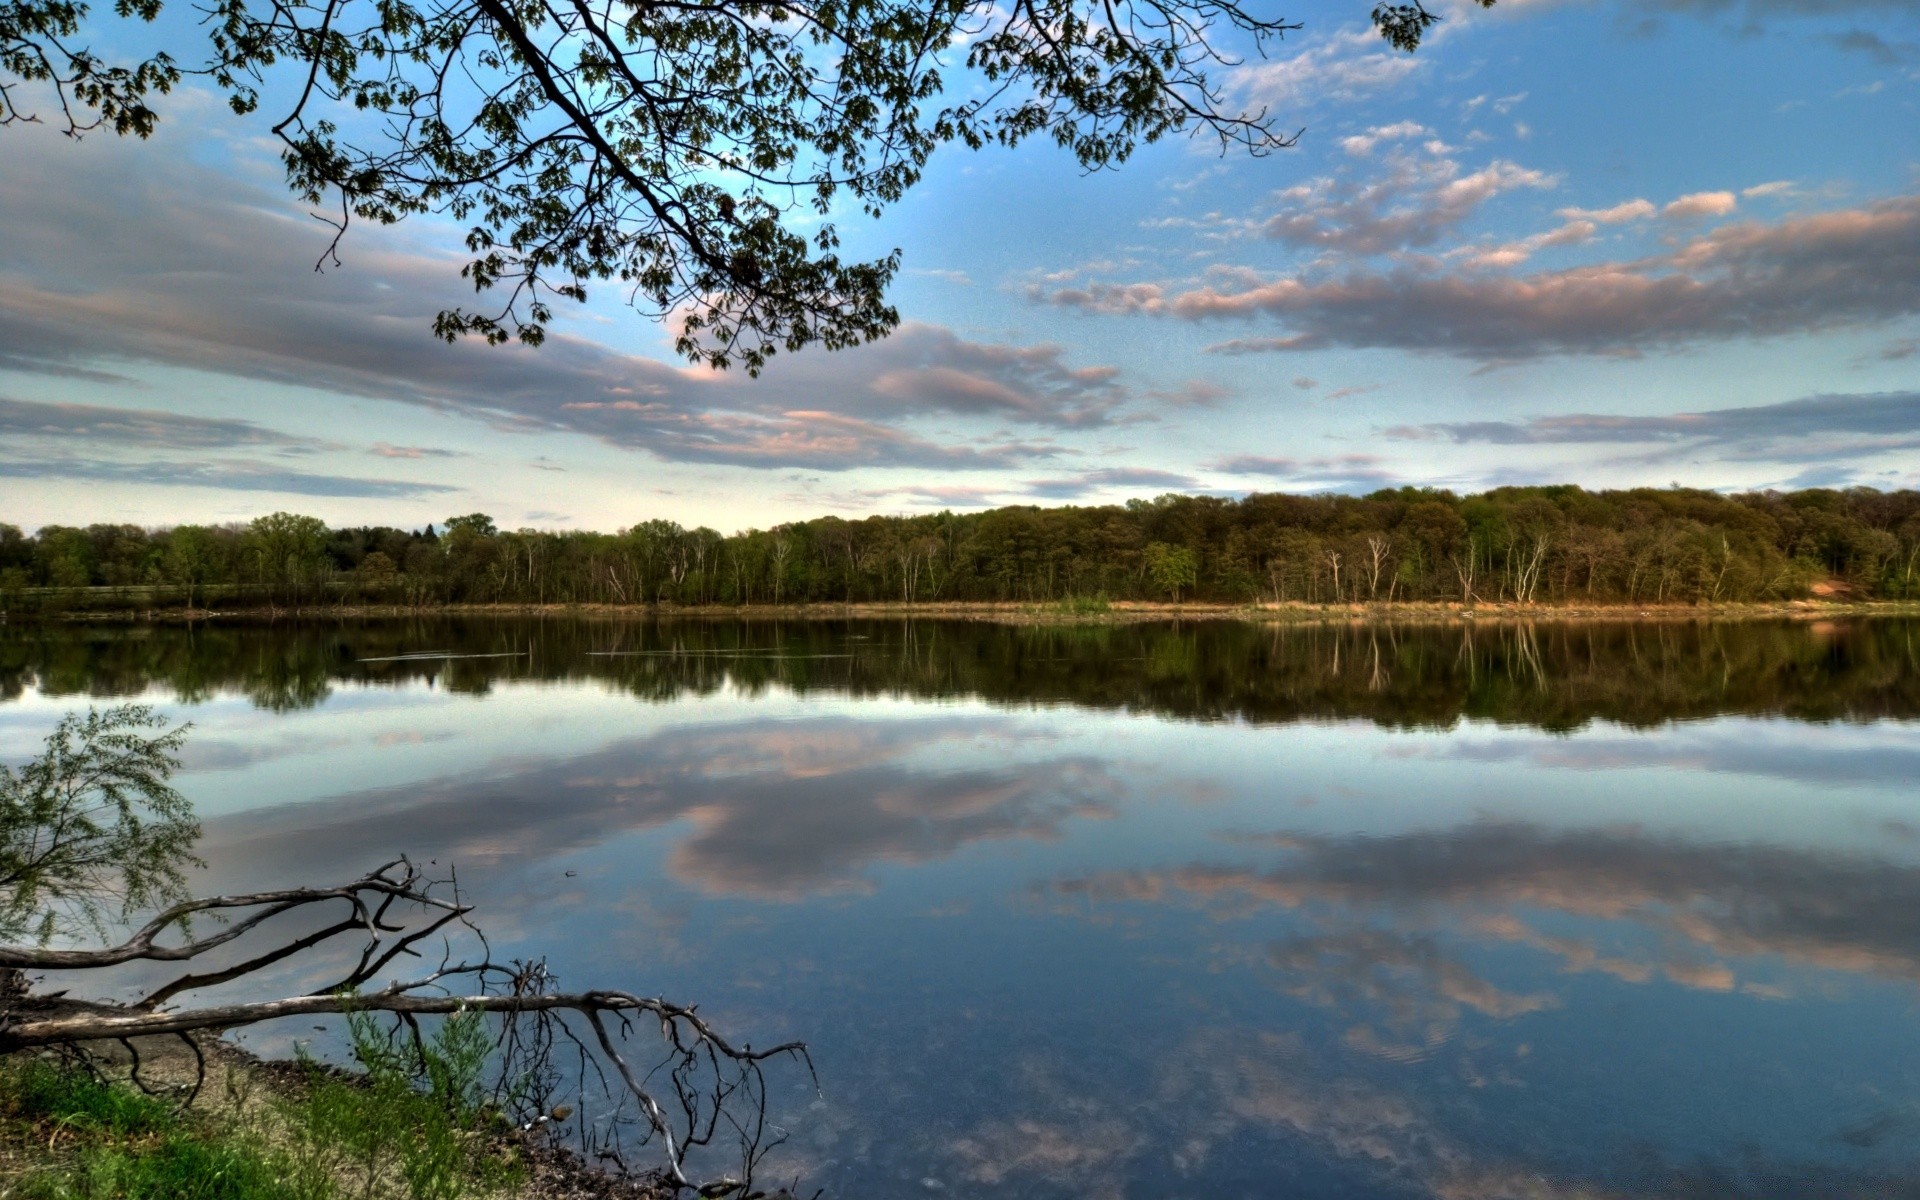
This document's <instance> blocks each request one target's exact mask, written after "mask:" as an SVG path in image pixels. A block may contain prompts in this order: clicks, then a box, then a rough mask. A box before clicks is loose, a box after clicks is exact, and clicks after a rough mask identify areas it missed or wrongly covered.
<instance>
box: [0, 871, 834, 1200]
mask: <svg viewBox="0 0 1920 1200" xmlns="http://www.w3.org/2000/svg"><path fill="white" fill-rule="evenodd" d="M443 893H446V894H443ZM343 905H344V907H345V911H344V912H341V913H339V914H337V915H335V916H334V917H333V918H332V919H331V920H325V921H323V923H320V924H318V925H317V926H315V927H313V928H310V929H307V930H305V931H304V932H299V933H294V934H283V936H281V937H280V938H279V939H278V940H275V941H272V942H270V943H269V944H268V945H267V946H266V947H265V948H264V949H261V950H258V951H256V952H255V953H253V954H251V955H248V956H247V957H245V958H244V959H242V960H240V961H238V962H234V963H229V964H225V965H220V966H212V967H209V968H205V969H196V970H192V971H188V972H187V973H185V974H182V975H179V976H177V977H175V978H173V979H171V980H169V981H167V982H166V983H164V984H162V985H160V986H159V987H157V988H153V989H151V990H149V991H147V992H146V993H145V995H144V996H143V997H142V998H141V999H139V1000H138V1001H135V1002H134V1003H132V1004H128V1005H84V1006H74V1005H65V1006H60V1007H59V1008H58V1009H57V1010H55V1009H53V1008H52V1007H50V1006H49V1005H48V1004H47V1003H46V1002H47V1001H49V1000H51V999H52V997H35V996H32V995H26V996H16V997H15V998H14V999H13V1001H12V1002H11V1003H9V1004H5V1005H4V1006H3V1007H0V1053H12V1052H16V1051H21V1050H29V1049H34V1048H41V1047H58V1048H62V1049H64V1050H68V1051H76V1052H84V1047H85V1046H86V1045H87V1044H88V1043H101V1042H110V1043H118V1044H120V1045H123V1046H126V1047H128V1048H129V1049H130V1050H131V1048H132V1046H133V1042H132V1039H135V1038H143V1037H153V1036H162V1035H164V1036H175V1037H180V1038H182V1039H185V1040H187V1041H189V1043H190V1044H191V1040H192V1037H193V1035H195V1034H201V1033H224V1032H227V1031H231V1030H234V1029H240V1028H245V1027H247V1026H252V1025H257V1024H260V1023H262V1022H266V1021H274V1020H279V1019H282V1018H287V1017H300V1016H309V1017H310V1016H322V1015H341V1014H348V1013H364V1012H379V1013H390V1014H393V1015H394V1016H395V1017H396V1019H397V1020H399V1021H400V1022H402V1023H403V1024H404V1025H405V1027H406V1029H407V1031H408V1033H410V1035H411V1036H412V1037H413V1038H414V1039H415V1040H416V1043H418V1040H419V1038H420V1032H419V1028H418V1025H417V1024H416V1023H415V1022H416V1020H417V1018H419V1017H422V1016H432V1015H453V1014H458V1013H469V1012H478V1013H486V1014H490V1015H492V1016H494V1017H496V1018H498V1020H499V1022H500V1028H499V1031H498V1034H497V1036H496V1038H495V1041H494V1046H495V1056H496V1058H497V1060H498V1062H497V1066H498V1078H499V1081H500V1082H499V1083H498V1084H497V1085H496V1087H495V1089H494V1091H495V1095H496V1099H497V1100H498V1101H499V1102H500V1103H502V1104H503V1105H505V1104H510V1103H513V1104H517V1105H518V1106H519V1107H520V1108H521V1109H523V1110H525V1111H526V1113H528V1114H531V1115H532V1116H533V1120H535V1121H539V1120H541V1119H542V1116H541V1114H545V1113H548V1112H551V1111H552V1110H553V1106H552V1105H551V1104H549V1103H547V1102H546V1101H547V1100H548V1099H549V1098H550V1096H548V1095H544V1094H543V1095H536V1096H531V1097H529V1096H527V1095H524V1094H521V1093H522V1092H523V1091H524V1088H525V1085H526V1081H527V1080H530V1079H539V1080H547V1079H552V1078H554V1077H555V1076H556V1074H557V1073H556V1071H555V1069H554V1067H553V1064H552V1061H551V1059H552V1055H553V1053H554V1051H555V1050H556V1048H559V1047H562V1046H567V1045H570V1046H573V1047H576V1048H577V1049H578V1050H579V1052H580V1053H581V1055H582V1064H581V1070H580V1072H579V1074H580V1076H581V1077H580V1078H579V1079H578V1080H577V1086H578V1087H579V1088H581V1089H583V1090H584V1089H585V1087H586V1086H587V1078H586V1076H587V1075H588V1074H589V1071H588V1067H589V1063H588V1062H587V1059H588V1057H589V1056H591V1055H592V1054H593V1053H594V1052H595V1048H597V1053H598V1055H599V1057H600V1058H601V1059H602V1060H604V1062H605V1063H606V1064H607V1065H610V1066H612V1067H613V1072H612V1079H609V1076H608V1073H607V1072H606V1071H604V1070H601V1069H600V1068H599V1064H597V1063H594V1064H591V1065H592V1070H591V1074H593V1075H594V1076H595V1077H596V1078H597V1079H598V1080H599V1081H600V1083H601V1085H602V1086H603V1087H604V1088H605V1089H606V1090H607V1091H608V1092H609V1093H611V1094H612V1095H613V1096H614V1097H615V1101H616V1111H615V1114H614V1117H613V1121H612V1125H611V1126H610V1127H609V1130H608V1132H607V1133H606V1134H605V1135H604V1136H605V1139H606V1142H607V1144H605V1145H603V1146H601V1147H600V1148H599V1149H600V1156H601V1157H607V1158H612V1159H613V1160H614V1161H616V1162H620V1163H622V1164H624V1163H625V1158H624V1156H623V1155H622V1154H621V1153H620V1149H619V1147H618V1146H617V1145H615V1144H613V1143H614V1142H615V1141H617V1137H618V1134H617V1129H618V1126H619V1124H620V1118H619V1109H620V1108H621V1107H623V1106H624V1105H625V1104H627V1103H631V1104H632V1106H633V1107H635V1108H637V1110H638V1112H639V1114H640V1118H641V1119H640V1124H639V1128H640V1130H641V1134H642V1136H641V1139H640V1141H641V1144H643V1145H644V1144H647V1143H650V1142H652V1141H653V1140H654V1139H656V1138H657V1139H658V1143H659V1146H660V1148H661V1153H662V1156H663V1157H664V1159H665V1164H664V1170H665V1175H666V1178H667V1180H668V1181H669V1182H670V1183H672V1184H673V1185H674V1186H675V1187H677V1188H680V1189H684V1190H690V1191H693V1192H695V1193H697V1194H699V1195H701V1196H725V1195H729V1194H735V1193H738V1194H740V1195H742V1196H749V1195H753V1194H754V1193H753V1191H752V1186H753V1176H754V1172H755V1169H756V1167H757V1166H758V1165H759V1163H760V1161H761V1159H762V1158H764V1157H765V1155H766V1154H767V1153H768V1152H769V1151H770V1150H772V1149H773V1148H774V1147H775V1146H777V1145H778V1144H779V1138H778V1137H775V1138H773V1139H772V1140H769V1138H768V1137H767V1135H766V1130H767V1125H766V1102H767V1101H766V1081H765V1077H764V1075H763V1073H762V1064H764V1063H766V1062H767V1061H768V1060H770V1059H776V1058H791V1059H797V1060H799V1061H800V1062H801V1063H803V1064H805V1065H806V1067H807V1070H808V1072H809V1074H810V1075H811V1073H812V1060H811V1059H810V1058H809V1057H808V1054H807V1048H806V1046H805V1045H804V1044H803V1043H801V1042H785V1043H782V1044H780V1045H777V1046H773V1047H771V1048H769V1049H764V1050H755V1049H753V1048H752V1047H751V1046H748V1045H745V1044H741V1045H735V1044H734V1043H732V1042H731V1041H729V1040H728V1039H727V1038H725V1037H723V1036H722V1035H721V1034H720V1033H718V1032H717V1031H716V1030H714V1029H713V1027H712V1026H710V1025H709V1024H707V1022H706V1021H705V1020H704V1019H702V1018H701V1017H700V1016H699V1015H698V1013H697V1012H696V1011H695V1010H694V1009H693V1008H692V1007H689V1006H684V1005H679V1004H674V1003H672V1002H669V1001H667V1000H664V999H660V998H657V997H645V996H638V995H634V994H632V993H630V992H623V991H614V990H606V989H595V990H591V991H582V992H565V991H559V990H556V989H555V988H554V987H553V986H552V985H553V983H554V978H553V976H552V974H551V973H550V972H549V971H548V970H547V968H546V967H545V965H544V964H543V963H523V962H513V963H496V962H494V961H493V960H492V958H491V956H490V953H489V952H488V951H487V946H486V939H485V937H484V936H483V935H482V934H481V932H480V930H479V929H478V928H477V927H475V926H474V925H472V924H471V923H470V922H469V921H468V919H467V918H468V914H469V913H470V912H471V911H472V907H471V906H470V905H467V904H464V903H462V902H461V901H460V899H459V895H458V889H457V886H456V885H455V883H454V881H453V880H451V879H449V880H446V881H431V880H428V879H427V878H426V877H425V876H424V875H423V874H422V873H421V871H420V869H419V867H418V866H416V865H415V864H414V863H412V862H411V861H409V860H407V859H404V858H402V859H396V860H395V861H393V862H391V863H388V864H386V865H385V866H382V867H381V868H379V869H378V870H376V871H373V872H370V873H368V874H367V875H364V876H361V877H360V878H359V879H356V880H354V881H352V882H350V883H346V884H343V885H340V886H338V887H328V888H294V889H287V890H283V891H275V892H260V893H254V894H250V895H236V896H215V897H208V898H205V899H198V900H188V901H183V902H181V903H178V904H175V905H172V906H170V907H169V908H167V909H165V910H163V911H162V912H160V913H159V914H157V915H156V916H155V917H154V918H153V919H152V920H150V921H149V922H148V923H147V924H145V925H144V926H142V927H141V928H140V929H139V930H137V931H136V932H135V933H134V934H133V935H132V936H131V937H129V938H128V939H126V940H125V941H123V942H121V943H120V944H118V945H116V946H112V947H107V948H103V949H95V950H53V949H41V948H33V947H20V946H0V968H12V969H14V970H21V969H27V968H46V969H57V970H62V971H76V970H78V971H86V970H96V969H102V968H108V967H116V966H123V965H126V964H129V963H138V962H193V961H194V960H196V959H200V958H203V957H204V956H206V955H208V954H209V953H211V952H213V951H216V950H219V949H221V948H223V947H228V946H235V945H237V944H238V943H239V942H240V941H241V940H242V939H243V938H246V937H248V935H253V934H259V933H260V932H261V931H262V930H263V928H264V927H266V926H267V925H268V923H269V922H272V921H275V919H276V918H294V917H297V916H300V915H309V914H310V915H313V916H315V917H321V916H323V915H324V914H325V910H326V909H327V908H330V907H338V906H343ZM195 918H207V919H214V918H218V919H229V918H231V919H232V924H230V925H228V926H227V927H225V928H224V929H222V930H220V931H219V932H218V933H213V934H208V935H205V936H201V937H194V936H192V935H191V933H186V938H185V940H184V941H179V942H177V943H172V944H169V943H168V942H167V941H165V940H164V939H165V936H166V935H167V934H168V933H169V931H173V930H181V931H183V932H185V930H186V927H187V922H189V921H191V920H193V919H195ZM456 933H459V934H464V935H468V936H469V937H470V938H471V940H472V941H474V942H476V943H477V945H478V947H479V950H480V953H479V956H478V957H477V958H476V959H474V960H472V961H467V960H461V961H457V962H456V961H454V959H453V957H452V950H453V947H452V942H451V936H450V935H452V934H456ZM355 934H357V935H359V936H360V937H361V938H362V939H363V940H362V943H361V945H360V946H359V948H358V955H357V959H356V960H355V962H354V964H353V966H352V967H351V968H350V969H348V970H347V971H346V973H345V974H344V975H343V976H342V977H341V979H340V980H339V981H337V982H336V983H335V984H333V985H332V986H329V987H327V988H324V989H320V990H316V991H314V992H311V993H308V994H305V995H298V996H286V997H281V998H277V999H267V1000H235V1001H227V1002H212V1003H204V1004H199V1005H192V1006H185V1007H178V1008H171V1007H167V1004H168V1002H169V1001H172V1000H174V999H176V998H178V997H182V996H191V995H193V994H195V993H197V992H201V991H204V990H205V989H208V988H212V987H216V986H220V985H228V984H233V983H236V982H242V981H245V980H247V979H248V978H249V977H253V976H256V975H257V974H258V973H259V972H261V971H263V970H265V969H266V968H268V967H271V966H274V965H275V964H278V963H281V962H284V961H287V960H289V959H291V958H294V957H295V956H297V955H301V954H304V953H307V952H310V951H313V950H315V949H317V948H319V947H321V946H323V945H327V944H328V943H332V942H334V941H335V940H336V939H340V938H344V937H347V936H349V935H355ZM436 935H439V936H441V938H442V943H443V948H444V953H443V955H442V957H441V960H440V963H439V965H438V967H436V968H435V969H433V970H431V971H430V972H428V973H426V974H424V975H421V976H419V977H417V978H414V979H411V980H394V981H388V982H385V983H382V984H379V985H376V986H372V987H369V986H367V985H368V984H370V983H371V982H372V981H373V980H375V979H376V977H377V976H378V975H379V974H380V973H381V972H383V971H385V970H386V969H387V968H388V967H389V966H391V965H392V964H393V963H394V962H395V961H396V960H397V959H399V958H401V957H406V958H410V959H417V958H419V957H420V956H421V955H420V949H419V948H420V946H421V945H422V943H423V942H425V941H426V939H428V938H432V937H435V936H436ZM570 1019H572V1020H577V1021H580V1022H582V1023H584V1025H585V1026H586V1027H587V1028H586V1029H584V1030H582V1029H577V1028H575V1027H574V1026H572V1025H570V1024H569V1020H570ZM636 1019H639V1020H644V1021H646V1022H649V1023H651V1024H653V1025H657V1027H658V1030H659V1036H660V1051H659V1053H660V1054H661V1060H660V1062H659V1063H657V1064H656V1065H654V1066H653V1068H652V1069H650V1070H647V1071H644V1072H637V1071H636V1070H634V1068H633V1067H632V1066H630V1065H629V1063H628V1054H629V1053H631V1051H630V1050H629V1049H628V1045H629V1035H630V1034H631V1033H632V1032H633V1029H634V1022H635V1021H636ZM135 1061H136V1062H137V1061H138V1059H137V1057H136V1059H135ZM663 1068H664V1074H663V1072H662V1069H663ZM612 1080H617V1081H618V1085H617V1087H616V1086H615V1085H614V1084H613V1082H612ZM661 1080H663V1081H664V1082H656V1081H661ZM742 1109H744V1110H745V1112H744V1113H742V1112H740V1111H739V1110H742ZM723 1128H724V1129H727V1130H731V1131H732V1132H733V1133H734V1134H735V1135H736V1136H737V1140H738V1143H739V1153H740V1169H739V1172H738V1174H722V1175H720V1176H718V1177H716V1178H712V1179H708V1180H704V1181H697V1180H695V1179H694V1178H693V1176H692V1175H691V1174H690V1167H689V1163H688V1156H689V1155H690V1154H691V1153H692V1152H694V1151H696V1150H699V1149H701V1148H704V1147H708V1146H711V1145H713V1144H714V1143H715V1141H716V1138H717V1137H718V1136H719V1135H720V1133H721V1131H722V1129H723ZM580 1131H581V1136H582V1139H583V1142H585V1141H586V1140H587V1138H588V1136H589V1135H588V1134H587V1132H586V1130H585V1128H584V1124H583V1125H582V1126H581V1128H580Z"/></svg>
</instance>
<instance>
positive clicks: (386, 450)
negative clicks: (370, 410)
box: [367, 442, 466, 459]
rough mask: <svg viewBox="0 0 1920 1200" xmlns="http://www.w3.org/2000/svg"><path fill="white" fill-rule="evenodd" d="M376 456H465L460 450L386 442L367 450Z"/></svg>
mask: <svg viewBox="0 0 1920 1200" xmlns="http://www.w3.org/2000/svg"><path fill="white" fill-rule="evenodd" d="M367 453H368V454H371V455H373V456H374V457H375V458H412V459H419V458H465V457H466V455H465V454H463V453H462V452H460V451H458V450H436V449H434V448H433V447H431V446H390V445H388V444H387V443H386V442H375V443H374V444H373V446H372V447H371V448H369V449H368V451H367Z"/></svg>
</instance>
